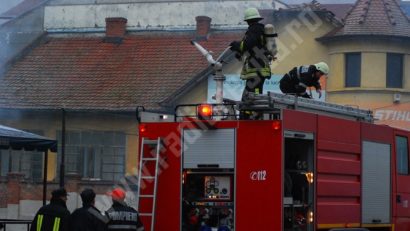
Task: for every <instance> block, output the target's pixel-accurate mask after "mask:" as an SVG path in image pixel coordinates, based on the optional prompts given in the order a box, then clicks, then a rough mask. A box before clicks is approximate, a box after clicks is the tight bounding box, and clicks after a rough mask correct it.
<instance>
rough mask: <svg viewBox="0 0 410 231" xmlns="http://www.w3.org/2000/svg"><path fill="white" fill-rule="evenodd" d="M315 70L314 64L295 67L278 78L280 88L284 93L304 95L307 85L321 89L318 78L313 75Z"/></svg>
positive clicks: (305, 94)
mask: <svg viewBox="0 0 410 231" xmlns="http://www.w3.org/2000/svg"><path fill="white" fill-rule="evenodd" d="M316 72H317V69H316V67H315V66H314V65H310V66H307V65H306V66H299V67H295V68H293V69H292V70H291V71H290V72H289V73H287V74H285V75H284V76H283V77H282V79H281V80H280V90H281V91H282V92H283V93H286V94H296V95H299V96H304V97H306V96H307V93H306V88H307V87H315V88H316V89H317V90H320V89H321V86H320V82H319V78H317V77H316V76H315V73H316Z"/></svg>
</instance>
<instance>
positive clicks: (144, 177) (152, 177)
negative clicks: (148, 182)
mask: <svg viewBox="0 0 410 231" xmlns="http://www.w3.org/2000/svg"><path fill="white" fill-rule="evenodd" d="M141 179H155V176H141Z"/></svg>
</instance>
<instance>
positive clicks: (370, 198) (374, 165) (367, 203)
mask: <svg viewBox="0 0 410 231" xmlns="http://www.w3.org/2000/svg"><path fill="white" fill-rule="evenodd" d="M362 149H363V150H362V152H363V157H362V158H363V159H362V160H363V163H362V180H363V185H362V197H363V198H362V203H363V205H362V223H363V224H373V223H381V224H389V223H390V208H391V204H390V203H391V201H390V198H391V195H390V190H391V182H390V176H391V170H390V164H391V163H390V145H389V144H382V143H375V142H369V141H363V145H362Z"/></svg>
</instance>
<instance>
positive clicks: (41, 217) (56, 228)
mask: <svg viewBox="0 0 410 231" xmlns="http://www.w3.org/2000/svg"><path fill="white" fill-rule="evenodd" d="M66 202H67V191H66V190H65V189H64V188H60V189H57V190H54V191H53V192H52V193H51V200H50V204H48V205H45V206H43V207H41V208H40V210H38V212H37V214H36V216H35V217H34V220H33V222H32V223H31V227H30V231H68V230H69V228H68V225H69V217H70V212H69V211H68V209H67V205H66Z"/></svg>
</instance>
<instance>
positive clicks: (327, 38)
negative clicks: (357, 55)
mask: <svg viewBox="0 0 410 231" xmlns="http://www.w3.org/2000/svg"><path fill="white" fill-rule="evenodd" d="M359 38H360V39H362V38H366V39H386V40H391V39H396V40H400V41H403V40H404V41H410V37H408V36H399V35H381V34H347V35H333V36H323V37H319V38H316V39H315V40H316V41H318V42H321V43H328V42H335V41H341V40H346V39H349V40H353V39H359Z"/></svg>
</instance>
